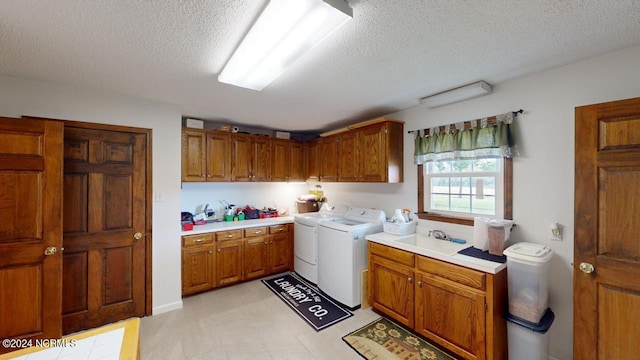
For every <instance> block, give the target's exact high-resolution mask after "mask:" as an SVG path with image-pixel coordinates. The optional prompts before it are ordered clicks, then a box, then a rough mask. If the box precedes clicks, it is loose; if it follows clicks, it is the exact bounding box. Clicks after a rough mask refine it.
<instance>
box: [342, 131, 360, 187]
mask: <svg viewBox="0 0 640 360" xmlns="http://www.w3.org/2000/svg"><path fill="white" fill-rule="evenodd" d="M337 160H338V172H337V173H338V181H343V182H356V181H359V178H360V149H359V148H358V132H357V131H348V132H345V133H342V134H340V135H338V159H337Z"/></svg>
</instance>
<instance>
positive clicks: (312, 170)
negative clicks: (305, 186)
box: [304, 140, 320, 181]
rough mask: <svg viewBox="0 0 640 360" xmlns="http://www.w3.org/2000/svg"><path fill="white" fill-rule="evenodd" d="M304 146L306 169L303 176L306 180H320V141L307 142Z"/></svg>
mask: <svg viewBox="0 0 640 360" xmlns="http://www.w3.org/2000/svg"><path fill="white" fill-rule="evenodd" d="M304 146H305V158H306V169H305V174H306V177H307V180H311V181H318V180H320V162H319V161H320V155H319V151H320V140H312V141H308V142H306V143H305V144H304Z"/></svg>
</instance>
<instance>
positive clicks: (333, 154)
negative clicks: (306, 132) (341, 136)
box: [318, 136, 338, 181]
mask: <svg viewBox="0 0 640 360" xmlns="http://www.w3.org/2000/svg"><path fill="white" fill-rule="evenodd" d="M318 164H319V165H320V181H338V142H337V136H329V137H326V138H323V139H321V140H320V149H319V151H318Z"/></svg>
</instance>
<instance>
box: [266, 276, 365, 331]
mask: <svg viewBox="0 0 640 360" xmlns="http://www.w3.org/2000/svg"><path fill="white" fill-rule="evenodd" d="M262 282H263V283H264V284H265V285H266V286H267V287H268V288H269V289H270V290H271V291H273V293H274V294H276V295H278V297H280V299H282V301H284V302H285V303H286V304H287V305H289V307H290V308H291V309H293V310H294V311H295V312H296V313H297V314H298V315H300V317H301V318H303V319H304V320H305V321H306V322H308V323H309V325H311V326H312V327H313V328H314V329H316V331H320V330H322V329H324V328H326V327H328V326H331V325H333V324H335V323H337V322H340V321H342V320H344V319H346V318H348V317H350V316H353V314H352V313H351V312H349V311H348V310H345V309H343V308H342V307H340V306H339V305H337V304H336V303H334V302H333V301H331V300H330V299H328V298H327V297H326V296H324V295H323V294H320V293H319V292H318V291H317V290H315V289H314V288H313V287H312V286H311V285H309V284H307V283H306V282H304V281H303V280H302V279H300V278H299V277H297V276H295V275H294V274H291V273H287V274H281V275H276V276H274V277H271V278H268V279H263V280H262Z"/></svg>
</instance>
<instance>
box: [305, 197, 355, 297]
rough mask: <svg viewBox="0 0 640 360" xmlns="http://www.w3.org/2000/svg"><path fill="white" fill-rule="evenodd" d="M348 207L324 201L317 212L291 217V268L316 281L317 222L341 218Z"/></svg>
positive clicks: (307, 278) (313, 281)
mask: <svg viewBox="0 0 640 360" xmlns="http://www.w3.org/2000/svg"><path fill="white" fill-rule="evenodd" d="M348 209H349V207H348V206H347V205H330V204H328V203H324V204H322V207H320V210H318V211H317V212H310V213H303V214H296V215H295V216H294V217H293V255H294V256H293V268H294V270H295V272H296V273H298V275H300V276H302V277H303V278H305V279H306V280H308V281H310V282H312V283H314V284H317V283H318V223H319V222H320V221H321V220H331V219H339V218H342V217H343V216H344V215H345V214H346V212H347V210H348Z"/></svg>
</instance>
